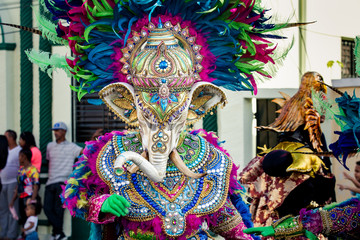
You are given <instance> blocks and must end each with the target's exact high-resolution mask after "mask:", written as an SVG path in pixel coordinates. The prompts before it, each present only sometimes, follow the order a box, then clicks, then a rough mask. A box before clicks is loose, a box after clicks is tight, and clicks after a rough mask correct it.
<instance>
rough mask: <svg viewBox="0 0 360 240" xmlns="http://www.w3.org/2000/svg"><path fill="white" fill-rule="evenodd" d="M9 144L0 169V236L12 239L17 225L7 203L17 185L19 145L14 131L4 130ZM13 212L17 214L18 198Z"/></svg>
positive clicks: (17, 227) (15, 234)
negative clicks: (0, 186)
mask: <svg viewBox="0 0 360 240" xmlns="http://www.w3.org/2000/svg"><path fill="white" fill-rule="evenodd" d="M5 137H6V138H7V141H8V145H9V154H8V157H7V161H6V165H5V167H4V169H3V170H1V183H2V189H1V192H0V216H1V217H0V228H1V229H0V238H5V239H6V238H8V239H14V238H16V237H17V236H18V231H19V225H18V222H17V221H16V220H15V219H14V218H13V216H12V214H11V212H10V209H9V205H10V202H11V199H12V197H13V195H14V191H15V189H16V187H17V173H18V170H19V152H20V150H21V147H20V146H18V145H17V144H16V137H17V135H16V132H15V131H13V130H7V131H6V132H5ZM14 209H15V212H16V213H17V214H18V213H19V209H18V200H16V201H15V202H14Z"/></svg>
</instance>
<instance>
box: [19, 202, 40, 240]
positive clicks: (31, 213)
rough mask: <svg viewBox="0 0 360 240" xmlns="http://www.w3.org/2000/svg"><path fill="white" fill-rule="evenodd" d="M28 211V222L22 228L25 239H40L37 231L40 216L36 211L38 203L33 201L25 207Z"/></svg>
mask: <svg viewBox="0 0 360 240" xmlns="http://www.w3.org/2000/svg"><path fill="white" fill-rule="evenodd" d="M25 212H26V216H27V219H26V223H25V226H24V227H23V228H22V229H21V232H23V233H24V235H25V240H38V239H39V237H38V233H37V231H36V228H37V224H38V217H37V213H36V205H35V204H33V203H30V204H27V205H26V208H25Z"/></svg>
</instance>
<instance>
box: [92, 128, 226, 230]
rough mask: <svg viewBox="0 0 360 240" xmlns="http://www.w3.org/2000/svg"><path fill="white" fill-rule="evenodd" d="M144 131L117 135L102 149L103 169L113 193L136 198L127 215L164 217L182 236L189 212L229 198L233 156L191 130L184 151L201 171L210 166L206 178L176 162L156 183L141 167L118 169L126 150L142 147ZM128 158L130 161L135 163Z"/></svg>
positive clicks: (100, 171)
mask: <svg viewBox="0 0 360 240" xmlns="http://www.w3.org/2000/svg"><path fill="white" fill-rule="evenodd" d="M139 138H140V135H139V134H128V135H125V136H120V135H114V136H113V138H112V140H111V141H109V142H108V143H107V144H106V145H105V146H104V147H103V148H102V150H101V152H100V154H99V156H98V159H97V163H96V165H97V167H96V168H97V172H98V174H99V176H100V177H101V178H102V179H103V181H105V182H106V184H107V185H108V186H109V188H110V191H111V193H117V194H120V195H122V196H126V198H127V199H130V202H131V207H130V208H129V211H130V212H129V214H128V215H127V216H126V218H127V219H129V220H131V221H137V222H142V221H147V220H152V219H154V218H155V217H156V216H158V217H160V218H161V219H162V224H163V225H162V228H163V230H164V232H165V233H166V235H168V236H170V237H177V236H181V235H182V234H183V233H184V232H185V229H186V216H187V215H188V214H196V215H200V216H201V215H207V214H210V213H214V212H216V211H217V210H218V209H220V208H221V207H222V206H223V204H224V202H225V201H226V198H227V192H228V188H229V180H230V174H231V169H232V161H231V160H230V159H229V158H228V157H227V156H226V154H224V153H222V152H221V151H220V150H218V149H216V148H215V147H214V146H213V145H210V144H209V143H208V142H207V141H206V140H205V139H204V138H203V137H201V136H199V135H192V134H186V136H184V139H183V142H182V144H180V145H179V146H178V148H177V149H178V151H179V153H180V155H181V156H182V158H183V160H184V162H185V163H186V164H187V166H188V167H189V168H190V169H191V170H192V171H195V172H204V171H205V172H206V173H207V175H206V177H204V178H201V179H191V178H188V177H186V176H184V175H183V174H182V173H181V172H180V171H179V170H178V169H177V168H176V166H175V165H174V164H172V163H171V162H170V163H169V164H168V166H167V175H166V178H165V179H164V181H163V182H160V183H154V182H153V181H151V180H149V178H147V177H146V176H145V175H144V174H143V173H142V172H141V171H138V172H136V173H133V174H131V173H127V174H125V175H120V176H118V175H116V174H115V173H114V167H113V164H114V161H115V158H116V156H117V155H119V154H121V153H122V152H125V151H136V152H141V151H142V146H141V142H140V139H139ZM131 165H132V163H131V162H128V163H127V165H126V167H131Z"/></svg>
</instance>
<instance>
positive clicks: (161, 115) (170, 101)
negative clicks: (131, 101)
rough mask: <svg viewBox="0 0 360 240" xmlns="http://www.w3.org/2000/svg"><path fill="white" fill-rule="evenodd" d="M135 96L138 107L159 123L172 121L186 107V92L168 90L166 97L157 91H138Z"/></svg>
mask: <svg viewBox="0 0 360 240" xmlns="http://www.w3.org/2000/svg"><path fill="white" fill-rule="evenodd" d="M136 97H137V105H138V106H139V109H140V110H141V111H143V112H146V113H147V114H148V115H149V116H153V117H154V121H156V122H157V123H159V124H163V123H166V122H171V121H173V120H174V119H175V118H177V117H178V116H179V115H181V113H182V112H183V111H184V110H185V109H186V108H187V107H188V101H187V100H188V93H187V92H170V94H168V96H167V97H166V98H165V97H163V96H160V94H159V93H157V92H156V93H154V92H150V93H149V92H139V93H138V94H137V95H136Z"/></svg>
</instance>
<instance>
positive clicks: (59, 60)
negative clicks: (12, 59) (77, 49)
mask: <svg viewBox="0 0 360 240" xmlns="http://www.w3.org/2000/svg"><path fill="white" fill-rule="evenodd" d="M25 53H26V55H27V57H28V59H29V60H30V61H31V62H32V63H34V64H37V65H38V66H39V68H40V70H41V71H43V72H47V74H48V75H49V76H50V77H52V76H51V75H52V73H53V70H54V69H57V68H61V69H63V70H64V71H65V72H66V73H67V75H68V76H71V73H70V71H69V68H70V67H69V65H68V64H67V62H66V58H65V56H60V55H58V54H52V55H50V53H49V52H42V51H39V50H35V49H31V50H26V51H25ZM69 59H71V58H70V57H69Z"/></svg>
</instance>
